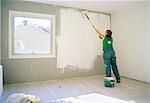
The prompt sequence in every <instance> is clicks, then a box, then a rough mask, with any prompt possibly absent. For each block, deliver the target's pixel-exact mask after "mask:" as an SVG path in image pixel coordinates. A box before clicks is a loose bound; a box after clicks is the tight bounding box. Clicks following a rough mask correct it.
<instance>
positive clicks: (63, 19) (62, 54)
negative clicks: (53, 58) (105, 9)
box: [57, 9, 110, 69]
mask: <svg viewBox="0 0 150 103" xmlns="http://www.w3.org/2000/svg"><path fill="white" fill-rule="evenodd" d="M88 15H89V17H90V18H91V21H92V22H93V23H94V24H95V25H96V27H98V28H99V29H100V30H101V31H102V32H103V33H104V32H105V30H106V29H110V16H109V15H104V14H97V13H90V12H89V13H88ZM57 40H58V41H57V43H58V49H57V50H58V51H57V67H58V68H65V67H67V66H68V65H71V66H74V67H75V69H76V68H80V69H81V68H82V69H90V68H92V65H93V64H94V60H95V59H96V57H97V56H98V55H102V47H101V40H100V39H99V37H98V35H97V33H96V32H95V31H94V29H93V28H92V26H91V24H90V23H89V21H88V20H87V19H86V18H85V16H84V15H83V14H82V13H81V12H79V11H77V10H74V9H61V10H60V36H59V37H57ZM100 62H102V61H100Z"/></svg>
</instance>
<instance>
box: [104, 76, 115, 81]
mask: <svg viewBox="0 0 150 103" xmlns="http://www.w3.org/2000/svg"><path fill="white" fill-rule="evenodd" d="M104 80H115V78H114V77H105V78H104Z"/></svg>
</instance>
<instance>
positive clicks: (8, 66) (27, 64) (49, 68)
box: [2, 0, 104, 83]
mask: <svg viewBox="0 0 150 103" xmlns="http://www.w3.org/2000/svg"><path fill="white" fill-rule="evenodd" d="M59 8H60V7H56V6H53V5H47V4H40V3H33V2H25V1H11V0H10V1H9V0H2V25H3V26H2V65H3V68H4V83H18V82H33V81H42V80H50V79H64V78H72V77H79V76H89V75H95V74H104V65H103V59H102V57H100V56H99V57H97V59H96V60H95V64H94V66H93V68H91V69H90V70H89V71H85V70H82V69H81V70H78V71H77V70H76V71H72V70H70V69H66V70H65V72H64V73H63V74H62V73H61V72H60V71H59V70H58V69H57V67H56V65H57V59H56V58H57V57H56V58H54V59H48V58H39V59H38V58H36V59H9V58H8V50H9V48H8V47H9V46H8V42H9V41H8V36H9V34H8V33H9V27H8V25H9V22H8V16H9V15H8V13H9V10H16V11H25V12H35V13H44V14H54V15H56V35H59V34H58V30H59V15H58V13H57V12H58V9H59ZM56 49H57V45H56ZM56 51H57V50H56ZM56 54H57V53H56ZM56 56H57V55H56Z"/></svg>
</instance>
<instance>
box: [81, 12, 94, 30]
mask: <svg viewBox="0 0 150 103" xmlns="http://www.w3.org/2000/svg"><path fill="white" fill-rule="evenodd" d="M81 13H83V14H84V15H85V16H86V18H87V19H88V20H89V22H90V23H91V25H92V26H94V25H93V23H92V22H91V20H90V18H89V16H88V15H87V13H88V11H86V10H83V11H81ZM94 27H95V26H94Z"/></svg>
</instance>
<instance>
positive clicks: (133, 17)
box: [112, 2, 150, 82]
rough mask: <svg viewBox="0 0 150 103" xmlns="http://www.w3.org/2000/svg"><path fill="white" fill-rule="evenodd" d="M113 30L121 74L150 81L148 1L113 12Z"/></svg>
mask: <svg viewBox="0 0 150 103" xmlns="http://www.w3.org/2000/svg"><path fill="white" fill-rule="evenodd" d="M112 30H113V34H114V47H115V49H116V55H117V57H118V67H119V69H120V73H121V75H122V76H125V77H129V78H132V79H137V80H141V81H146V82H150V79H148V76H149V75H150V74H149V73H150V63H149V60H150V49H149V48H150V45H149V44H150V39H149V37H150V36H149V34H148V5H147V3H146V2H145V3H144V2H140V3H135V4H134V5H132V6H129V7H126V8H124V9H120V10H118V11H116V12H113V13H112Z"/></svg>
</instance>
